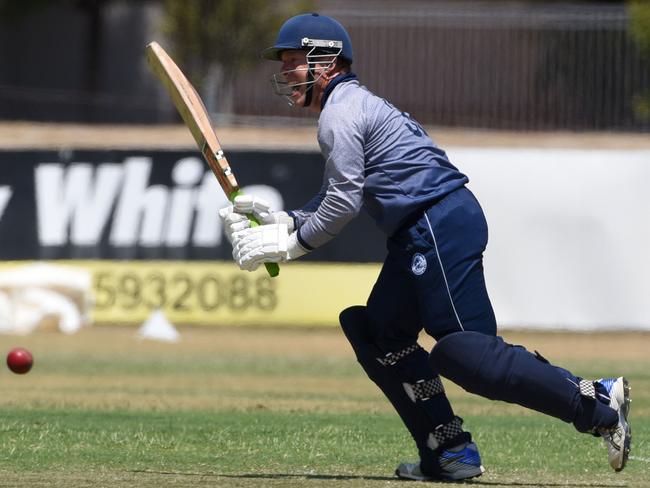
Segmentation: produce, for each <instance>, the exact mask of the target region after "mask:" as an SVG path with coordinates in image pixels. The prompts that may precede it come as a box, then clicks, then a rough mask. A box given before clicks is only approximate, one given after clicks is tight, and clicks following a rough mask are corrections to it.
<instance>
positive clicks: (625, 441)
mask: <svg viewBox="0 0 650 488" xmlns="http://www.w3.org/2000/svg"><path fill="white" fill-rule="evenodd" d="M596 381H597V382H598V383H600V384H601V385H603V386H604V387H605V389H606V390H607V394H608V395H609V406H610V408H613V409H614V410H616V412H617V413H618V423H617V424H616V425H615V426H614V427H612V428H611V429H600V430H599V431H598V432H599V434H600V435H601V436H602V437H603V440H604V441H605V446H607V451H608V453H609V464H610V466H611V467H612V468H614V471H621V470H622V469H623V468H624V467H625V463H626V462H627V458H628V456H629V454H630V445H631V442H632V429H631V428H630V424H628V422H627V416H628V414H629V412H630V386H629V384H628V381H627V380H626V379H625V378H624V377H622V376H620V377H618V378H602V379H599V380H596Z"/></svg>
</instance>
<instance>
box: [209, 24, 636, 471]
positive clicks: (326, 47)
mask: <svg viewBox="0 0 650 488" xmlns="http://www.w3.org/2000/svg"><path fill="white" fill-rule="evenodd" d="M262 56H263V57H264V58H266V59H269V60H273V61H277V62H280V63H281V68H280V70H281V72H280V73H278V74H276V75H275V76H274V77H273V80H272V81H273V84H274V86H275V91H276V92H277V94H279V95H281V96H283V97H286V98H287V100H288V101H289V102H290V103H291V104H292V105H293V106H295V107H300V108H304V109H307V110H310V111H313V112H315V113H316V114H318V117H319V120H318V143H319V145H320V148H321V151H322V154H323V157H324V159H325V169H324V177H323V184H322V187H321V189H320V191H319V192H318V194H317V195H315V196H314V197H313V198H312V199H311V200H310V201H309V202H308V203H307V204H305V205H304V206H303V207H302V208H300V209H296V210H293V211H291V212H288V213H286V212H273V211H272V210H271V209H270V208H269V206H268V204H267V203H265V202H264V201H262V200H260V199H258V198H255V197H248V196H240V197H237V198H236V199H235V201H234V204H233V206H230V207H227V208H224V209H221V211H220V215H221V217H222V218H223V219H224V221H225V227H226V232H227V233H228V236H229V238H230V240H231V242H232V245H233V257H234V259H235V261H236V262H237V264H238V265H239V267H240V268H241V269H243V270H248V271H253V270H255V269H257V268H258V267H259V266H260V265H261V264H262V263H265V262H285V261H291V260H294V259H297V258H299V257H301V256H302V255H304V254H306V253H308V252H310V251H311V250H313V249H315V248H317V247H319V246H322V245H324V244H325V243H327V242H328V241H329V240H330V239H332V238H334V237H335V236H336V235H337V234H338V233H339V232H340V231H341V229H342V228H343V227H344V226H345V225H347V224H348V222H350V221H351V220H352V219H353V218H354V217H355V216H356V215H357V214H358V213H359V212H360V211H361V210H362V209H363V210H365V211H366V212H368V214H369V215H370V216H371V217H372V218H373V219H374V221H375V222H376V224H377V225H378V226H379V228H380V229H381V230H382V231H383V232H384V233H385V234H386V236H387V248H388V253H387V256H386V259H385V262H384V263H383V267H382V269H381V272H380V274H379V277H378V278H377V282H376V283H375V285H374V287H373V289H372V292H371V293H370V296H369V297H368V301H367V303H366V304H365V305H364V306H352V307H350V308H347V309H345V310H343V311H342V312H341V314H340V322H341V327H342V328H343V332H344V333H345V335H346V337H347V338H348V340H349V341H350V344H351V345H352V348H353V349H354V352H355V354H356V357H357V359H358V361H359V363H360V364H361V366H362V367H363V369H364V370H365V372H366V373H367V375H368V376H369V377H370V379H371V380H372V381H374V382H375V383H376V384H377V386H378V387H379V388H380V389H381V390H382V392H383V393H384V394H385V395H386V397H387V398H388V400H389V401H390V402H391V404H392V405H393V406H394V408H395V410H396V411H397V413H398V414H399V416H400V417H401V419H402V421H403V422H404V424H405V426H406V428H407V429H408V431H409V432H410V434H411V436H412V437H413V440H414V441H415V444H416V446H417V449H418V452H419V457H420V459H419V460H418V461H417V462H414V463H402V464H399V465H398V466H397V470H396V475H397V476H398V477H400V478H407V479H412V480H463V479H468V478H473V477H476V476H480V475H481V474H482V473H483V472H484V468H483V466H482V465H481V457H480V455H479V450H478V447H477V445H476V443H475V442H474V441H473V439H472V436H471V434H470V432H468V431H466V430H464V429H463V420H462V419H461V418H460V417H458V416H457V415H456V414H455V413H454V410H453V409H452V407H451V405H450V403H449V400H448V399H447V396H446V395H445V389H444V386H443V383H442V381H441V377H444V378H447V379H449V380H451V381H453V382H454V383H457V384H458V385H460V386H461V387H462V388H464V389H465V390H467V391H469V392H471V393H475V394H478V395H481V396H484V397H486V398H490V399H493V400H502V401H506V402H511V403H516V404H519V405H522V406H524V407H527V408H530V409H533V410H536V411H538V412H542V413H545V414H547V415H551V416H553V417H555V418H558V419H560V420H563V421H564V422H570V423H572V424H573V425H574V426H575V428H576V429H577V430H578V431H579V432H584V433H588V434H591V435H594V436H597V437H602V439H603V440H604V442H605V444H606V446H607V448H608V453H609V463H610V465H611V467H612V468H614V470H616V471H620V470H622V469H623V468H624V467H625V463H626V460H627V458H628V454H629V451H630V441H631V429H630V425H629V423H628V420H627V417H628V411H629V406H630V399H629V387H628V382H627V380H626V379H625V378H623V377H618V378H602V379H598V380H595V381H593V380H587V379H583V378H580V377H577V376H575V375H573V374H572V373H571V372H569V371H567V370H565V369H563V368H560V367H557V366H554V365H552V364H550V363H549V362H548V361H547V360H546V359H545V358H544V357H542V356H541V355H540V354H539V353H537V352H535V353H534V354H533V353H530V352H529V351H528V350H526V349H525V348H524V347H522V346H515V345H511V344H508V343H506V342H505V341H504V340H503V339H502V338H501V337H499V336H497V335H496V334H497V330H496V329H497V326H496V320H495V316H494V312H493V310H492V306H491V304H490V299H489V297H488V293H487V290H486V285H485V280H484V276H483V263H482V260H483V252H484V250H485V247H486V245H487V238H488V228H487V224H486V220H485V217H484V215H483V211H482V209H481V207H480V205H479V203H478V201H477V200H476V198H475V197H474V195H473V194H472V192H471V191H470V190H469V189H468V188H467V187H466V184H467V182H468V178H467V176H465V175H464V174H463V173H461V172H460V171H459V170H458V169H457V168H456V167H455V166H454V165H452V164H451V163H450V161H449V158H448V157H447V155H446V154H445V151H443V150H442V149H440V148H439V147H438V146H436V144H435V143H434V142H433V141H432V140H431V139H430V138H429V136H428V135H427V133H426V132H425V130H424V129H423V128H422V126H421V125H420V124H419V123H418V122H416V121H415V120H414V119H413V118H412V117H411V116H410V115H409V114H408V113H406V112H402V111H401V110H399V109H398V108H396V107H394V106H393V105H391V103H390V102H388V101H386V100H384V99H383V98H380V97H378V96H377V95H374V94H373V93H371V92H370V91H369V90H368V89H367V88H365V87H364V86H363V85H361V84H360V82H359V80H358V78H357V76H356V75H355V74H354V73H353V72H352V71H351V65H352V63H353V60H354V56H353V52H352V43H351V42H350V37H349V35H348V33H347V32H346V30H345V28H344V27H343V26H342V25H341V24H340V23H339V22H337V21H336V20H334V19H332V18H330V17H327V16H324V15H319V14H316V13H313V14H304V15H298V16H296V17H292V18H290V19H289V20H287V21H286V22H285V23H284V25H283V26H282V27H281V28H280V31H279V33H278V36H277V40H276V42H275V44H274V45H273V46H272V47H269V48H268V49H266V50H264V51H263V52H262ZM247 213H253V214H254V215H255V216H256V217H257V218H258V219H259V221H260V222H261V223H262V224H263V225H260V226H259V227H250V222H249V221H248V219H247V218H246V214H247ZM422 329H424V330H425V331H426V332H427V333H428V334H430V335H431V336H433V337H434V338H435V339H436V341H437V342H436V345H435V346H434V347H433V350H432V351H431V352H428V351H425V350H424V349H423V348H422V347H421V346H420V345H419V344H418V343H417V338H418V334H419V332H420V331H421V330H422Z"/></svg>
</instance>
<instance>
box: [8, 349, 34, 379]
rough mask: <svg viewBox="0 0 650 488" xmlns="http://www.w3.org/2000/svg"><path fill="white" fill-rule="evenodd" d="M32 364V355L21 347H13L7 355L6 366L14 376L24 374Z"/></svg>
mask: <svg viewBox="0 0 650 488" xmlns="http://www.w3.org/2000/svg"><path fill="white" fill-rule="evenodd" d="M33 364H34V358H33V356H32V353H31V352H29V351H28V350H27V349H24V348H22V347H14V348H13V349H12V350H11V351H9V354H7V366H8V367H9V369H10V370H11V371H13V372H14V373H16V374H25V373H27V372H28V371H29V370H30V369H32V365H33Z"/></svg>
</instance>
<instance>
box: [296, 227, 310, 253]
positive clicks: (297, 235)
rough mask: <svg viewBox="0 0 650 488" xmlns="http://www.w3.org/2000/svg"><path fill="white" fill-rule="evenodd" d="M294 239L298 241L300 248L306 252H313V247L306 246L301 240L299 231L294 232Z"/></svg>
mask: <svg viewBox="0 0 650 488" xmlns="http://www.w3.org/2000/svg"><path fill="white" fill-rule="evenodd" d="M296 238H297V239H298V243H299V244H300V245H301V246H302V247H304V248H305V249H306V250H307V251H313V250H314V247H312V246H310V245H309V244H307V242H305V240H304V239H303V238H302V236H301V235H300V229H298V230H296Z"/></svg>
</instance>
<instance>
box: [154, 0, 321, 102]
mask: <svg viewBox="0 0 650 488" xmlns="http://www.w3.org/2000/svg"><path fill="white" fill-rule="evenodd" d="M313 3H314V2H313V0H293V1H272V0H164V4H163V5H164V17H163V33H164V34H166V35H168V36H169V38H170V40H171V42H172V49H171V51H172V52H173V54H174V57H175V58H177V60H178V62H179V64H181V65H182V66H183V70H184V71H186V75H187V76H188V78H190V80H191V81H192V83H193V84H195V85H196V87H197V89H198V90H199V91H201V92H202V94H203V97H204V99H205V103H206V106H207V108H208V110H209V111H210V112H214V111H215V110H214V109H215V107H218V111H219V112H220V113H230V112H231V108H232V97H231V96H230V94H231V89H232V86H233V82H234V79H235V77H236V76H237V75H238V74H240V73H242V72H243V71H245V70H247V69H249V68H251V67H252V66H254V64H255V62H256V60H257V59H258V57H259V52H260V50H261V49H263V48H264V47H266V46H268V45H270V44H271V43H272V42H273V40H274V39H275V35H276V34H277V31H278V29H279V27H280V25H281V24H282V22H283V21H284V20H286V19H287V18H288V17H290V16H292V15H296V14H298V13H305V12H309V11H310V10H312V9H313ZM211 90H216V93H213V92H212V91H211Z"/></svg>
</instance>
